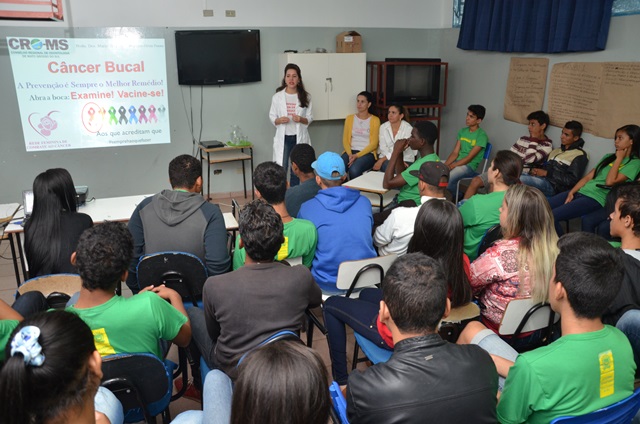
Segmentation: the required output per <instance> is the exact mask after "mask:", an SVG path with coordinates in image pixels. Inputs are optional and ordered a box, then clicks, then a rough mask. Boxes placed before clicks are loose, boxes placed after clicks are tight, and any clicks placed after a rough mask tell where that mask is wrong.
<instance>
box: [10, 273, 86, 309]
mask: <svg viewBox="0 0 640 424" xmlns="http://www.w3.org/2000/svg"><path fill="white" fill-rule="evenodd" d="M81 287H82V279H81V278H80V276H79V275H77V274H50V275H43V276H40V277H35V278H32V279H30V280H27V281H25V282H24V283H23V284H22V285H20V287H18V293H19V294H21V295H22V294H25V293H27V292H30V291H39V292H40V293H42V294H43V295H44V297H46V298H47V302H48V303H49V306H50V307H51V308H55V309H63V308H64V307H66V306H67V302H68V301H69V299H71V296H73V295H74V294H76V293H78V292H79V291H80V288H81Z"/></svg>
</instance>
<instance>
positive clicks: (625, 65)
mask: <svg viewBox="0 0 640 424" xmlns="http://www.w3.org/2000/svg"><path fill="white" fill-rule="evenodd" d="M639 110H640V63H638V62H595V63H586V62H572V63H558V64H556V65H554V66H553V69H552V70H551V78H550V83H549V115H550V116H551V124H552V125H555V126H559V127H562V126H563V125H564V123H565V122H567V121H568V120H571V119H575V120H578V121H580V122H581V123H582V125H583V126H584V130H585V131H586V132H588V133H590V134H594V135H597V136H599V137H605V138H613V136H614V134H615V130H616V129H617V128H619V127H621V126H623V125H627V124H637V123H638V111H639Z"/></svg>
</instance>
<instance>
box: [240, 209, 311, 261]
mask: <svg viewBox="0 0 640 424" xmlns="http://www.w3.org/2000/svg"><path fill="white" fill-rule="evenodd" d="M283 233H284V243H282V246H280V250H279V251H278V254H277V255H276V257H275V260H276V261H283V260H285V259H287V258H302V264H303V265H304V266H306V267H307V268H311V263H312V262H313V257H314V256H315V254H316V245H317V244H318V231H317V230H316V226H315V225H313V222H311V221H307V220H306V219H298V218H294V219H293V220H291V221H289V222H286V223H285V224H284V230H283ZM239 242H240V236H238V237H237V238H236V248H235V251H234V252H233V270H234V271H235V270H236V269H238V268H240V267H241V266H243V265H244V261H245V256H246V253H245V251H244V248H242V249H240V247H239Z"/></svg>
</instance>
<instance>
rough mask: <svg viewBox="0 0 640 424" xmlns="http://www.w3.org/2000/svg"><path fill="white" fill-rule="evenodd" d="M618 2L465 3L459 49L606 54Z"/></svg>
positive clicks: (531, 0)
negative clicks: (603, 52)
mask: <svg viewBox="0 0 640 424" xmlns="http://www.w3.org/2000/svg"><path fill="white" fill-rule="evenodd" d="M612 3H613V0H465V3H464V15H463V17H462V25H461V26H460V36H459V38H458V48H461V49H464V50H491V51H499V52H522V53H562V52H578V51H593V50H604V48H605V46H606V44H607V36H608V35H609V23H610V21H611V6H612Z"/></svg>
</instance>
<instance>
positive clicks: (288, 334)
mask: <svg viewBox="0 0 640 424" xmlns="http://www.w3.org/2000/svg"><path fill="white" fill-rule="evenodd" d="M279 340H295V341H298V342H300V343H302V340H300V336H299V335H298V334H296V333H295V332H293V331H291V330H282V331H278V332H277V333H275V334H273V335H271V336H269V337H267V338H266V339H265V340H263V341H262V342H260V344H259V345H257V346H256V347H254V348H253V349H250V350H248V351H247V352H245V353H244V354H243V355H242V356H241V357H240V359H239V360H238V364H237V365H236V367H239V366H240V364H241V363H242V361H244V360H245V358H246V357H247V355H249V354H250V353H251V352H253V351H254V350H256V349H258V348H259V347H262V346H264V345H267V344H270V343H275V342H277V341H279ZM209 371H211V369H210V368H209V366H208V365H207V362H206V361H205V360H204V357H200V377H201V378H202V381H203V382H204V380H205V378H206V376H207V374H208V373H209Z"/></svg>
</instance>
